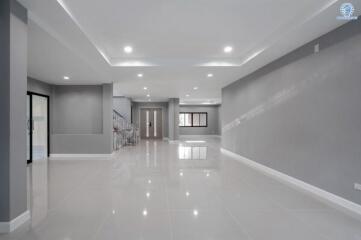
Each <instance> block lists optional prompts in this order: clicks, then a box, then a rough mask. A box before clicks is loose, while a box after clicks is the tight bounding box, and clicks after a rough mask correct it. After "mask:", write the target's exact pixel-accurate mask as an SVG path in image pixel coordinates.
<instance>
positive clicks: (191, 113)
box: [178, 112, 208, 128]
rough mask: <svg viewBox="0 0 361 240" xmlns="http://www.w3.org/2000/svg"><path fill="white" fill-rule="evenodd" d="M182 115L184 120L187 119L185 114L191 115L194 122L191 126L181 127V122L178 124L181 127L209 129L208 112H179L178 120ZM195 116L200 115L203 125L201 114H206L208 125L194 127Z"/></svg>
mask: <svg viewBox="0 0 361 240" xmlns="http://www.w3.org/2000/svg"><path fill="white" fill-rule="evenodd" d="M181 114H184V119H185V114H190V115H191V116H192V122H191V126H181V125H180V122H179V123H178V126H179V127H200V128H206V127H208V112H179V114H178V119H179V116H180V115H181ZM194 114H198V115H199V119H198V120H199V124H201V114H205V115H206V125H203V126H200V125H199V126H195V125H194V118H193V115H194Z"/></svg>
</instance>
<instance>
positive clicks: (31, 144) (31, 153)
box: [26, 91, 50, 164]
mask: <svg viewBox="0 0 361 240" xmlns="http://www.w3.org/2000/svg"><path fill="white" fill-rule="evenodd" d="M26 95H28V96H30V98H29V105H30V106H29V107H30V109H29V115H30V116H29V117H30V119H29V121H30V125H29V126H28V127H30V131H29V133H30V141H29V144H30V147H29V148H30V153H29V156H30V159H27V160H26V162H27V163H28V164H30V163H32V162H33V130H32V129H33V96H34V95H35V96H39V97H45V98H46V99H47V118H48V119H47V135H48V136H47V145H48V146H47V152H48V154H47V155H48V157H49V156H50V97H49V96H48V95H45V94H40V93H36V92H32V91H27V92H26Z"/></svg>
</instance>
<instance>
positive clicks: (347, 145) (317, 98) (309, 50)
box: [221, 19, 361, 204]
mask: <svg viewBox="0 0 361 240" xmlns="http://www.w3.org/2000/svg"><path fill="white" fill-rule="evenodd" d="M316 44H319V47H320V52H318V53H314V46H315V45H316ZM360 46H361V19H359V20H357V21H351V22H349V23H347V24H345V25H343V26H341V27H340V28H338V29H336V30H334V31H332V32H330V33H328V34H326V35H324V36H322V37H320V38H318V39H316V40H314V41H312V42H310V43H308V44H306V45H304V46H302V47H301V48H299V49H297V50H295V51H293V52H291V53H289V54H287V55H286V56H284V57H282V58H280V59H278V60H276V61H274V62H272V63H270V64H269V65H267V66H265V67H263V68H261V69H259V70H257V71H256V72H254V73H252V74H250V75H249V76H247V77H244V78H242V79H240V80H238V81H236V82H234V83H233V84H231V85H229V86H227V87H225V88H224V89H223V90H222V115H221V116H222V131H223V132H222V144H223V147H224V148H225V149H227V150H230V151H232V152H234V153H237V154H239V155H242V156H244V157H246V158H249V159H251V160H253V161H256V162H258V163H260V164H263V165H266V166H267V167H270V168H273V169H275V170H277V171H280V172H282V173H285V174H287V175H290V176H292V177H295V178H297V179H300V180H302V181H304V182H306V183H309V184H312V185H314V186H316V187H319V188H321V189H324V190H326V191H328V192H331V193H333V194H336V195H339V196H341V197H343V198H345V199H348V200H350V201H353V202H355V203H358V204H361V192H360V191H357V190H355V189H354V183H361V159H360V156H361V147H360V146H361V127H360V124H361V78H360V76H361V68H360V66H361V47H360Z"/></svg>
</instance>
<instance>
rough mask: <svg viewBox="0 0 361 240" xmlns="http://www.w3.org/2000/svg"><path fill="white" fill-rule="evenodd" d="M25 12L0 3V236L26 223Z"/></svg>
mask: <svg viewBox="0 0 361 240" xmlns="http://www.w3.org/2000/svg"><path fill="white" fill-rule="evenodd" d="M26 88H27V11H26V9H25V8H24V7H23V6H22V5H20V4H19V3H18V2H16V1H14V0H1V1H0V106H1V107H0V109H1V114H0V232H10V231H13V230H15V228H17V227H18V226H20V225H21V224H22V223H24V222H26V221H27V220H28V219H29V217H30V214H29V212H28V210H27V199H26V198H27V184H26V181H27V178H26V160H27V159H26Z"/></svg>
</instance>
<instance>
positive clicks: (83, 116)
mask: <svg viewBox="0 0 361 240" xmlns="http://www.w3.org/2000/svg"><path fill="white" fill-rule="evenodd" d="M112 98H113V87H112V84H104V85H102V86H97V85H94V86H53V91H52V98H51V102H52V104H51V109H52V110H51V113H52V114H51V129H52V134H51V139H50V142H51V149H50V151H51V153H52V154H110V153H112V151H113V149H112V146H113V145H112V136H113V132H112V130H113V128H112V119H113V118H112V113H113V102H112V101H113V99H112Z"/></svg>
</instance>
